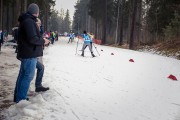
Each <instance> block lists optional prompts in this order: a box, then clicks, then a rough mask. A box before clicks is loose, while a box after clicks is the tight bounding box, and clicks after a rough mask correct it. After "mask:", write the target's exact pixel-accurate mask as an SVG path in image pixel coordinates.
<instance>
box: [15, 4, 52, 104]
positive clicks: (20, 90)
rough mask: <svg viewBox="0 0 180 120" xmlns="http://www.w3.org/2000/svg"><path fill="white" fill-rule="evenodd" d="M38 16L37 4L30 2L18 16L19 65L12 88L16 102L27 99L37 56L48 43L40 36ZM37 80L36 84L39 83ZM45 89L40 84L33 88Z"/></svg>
mask: <svg viewBox="0 0 180 120" xmlns="http://www.w3.org/2000/svg"><path fill="white" fill-rule="evenodd" d="M38 16H39V7H38V5H37V4H35V3H32V4H30V5H29V6H28V9H27V12H26V13H23V14H22V15H20V16H19V18H18V21H19V23H20V24H19V30H18V41H17V44H18V52H17V58H18V59H20V61H21V66H20V70H19V75H18V78H17V81H16V87H15V90H14V102H16V103H18V102H20V101H21V100H27V92H28V90H29V86H30V82H31V80H33V77H34V74H35V70H36V67H37V65H38V64H37V58H38V57H41V56H43V45H44V44H45V45H46V44H48V43H49V40H47V39H45V38H42V37H41V35H40V32H39V29H38V28H37V24H36V21H37V17H38ZM43 72H44V70H43ZM43 72H41V73H43ZM39 76H41V74H39ZM38 80H39V78H38ZM38 80H37V84H39V82H38ZM39 81H40V80H39ZM46 90H49V88H45V87H43V86H42V85H41V86H39V87H37V88H36V89H35V91H36V92H40V91H46Z"/></svg>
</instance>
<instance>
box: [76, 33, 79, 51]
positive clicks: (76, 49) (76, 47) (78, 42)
mask: <svg viewBox="0 0 180 120" xmlns="http://www.w3.org/2000/svg"><path fill="white" fill-rule="evenodd" d="M78 44H79V36H78V41H77V45H76V54H77V49H78Z"/></svg>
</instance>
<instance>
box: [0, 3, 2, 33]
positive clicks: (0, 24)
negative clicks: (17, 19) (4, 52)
mask: <svg viewBox="0 0 180 120" xmlns="http://www.w3.org/2000/svg"><path fill="white" fill-rule="evenodd" d="M2 16H3V0H1V16H0V29H1V30H2V29H3V17H2Z"/></svg>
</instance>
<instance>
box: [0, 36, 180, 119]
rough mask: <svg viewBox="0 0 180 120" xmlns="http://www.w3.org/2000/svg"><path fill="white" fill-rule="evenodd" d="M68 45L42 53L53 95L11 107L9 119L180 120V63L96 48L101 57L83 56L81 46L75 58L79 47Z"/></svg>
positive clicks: (34, 97) (62, 43) (64, 41)
mask: <svg viewBox="0 0 180 120" xmlns="http://www.w3.org/2000/svg"><path fill="white" fill-rule="evenodd" d="M76 41H77V39H76ZM67 42H68V38H66V37H60V38H59V41H58V42H55V45H50V46H49V47H48V48H46V49H45V51H44V57H43V62H44V65H45V74H44V78H43V85H44V86H49V87H50V90H49V91H46V92H44V93H34V94H33V95H32V96H29V98H30V99H29V101H26V100H23V101H21V102H19V103H18V104H13V105H11V106H10V107H9V108H8V109H7V110H5V111H3V114H4V115H5V116H6V119H7V120H180V93H179V92H180V61H179V60H176V59H173V58H168V57H163V56H159V55H155V54H149V53H143V52H137V51H131V50H125V49H120V48H114V47H108V46H100V45H96V44H95V46H96V48H97V50H98V52H99V53H100V56H99V55H98V53H97V51H96V49H95V47H93V51H94V53H95V55H96V57H95V58H92V57H91V54H90V52H89V49H88V48H86V51H85V57H82V56H80V54H81V51H80V50H81V48H82V42H81V41H79V43H78V49H77V54H76V47H77V42H73V43H69V44H68V43H67ZM112 53H113V54H112ZM130 59H132V60H134V62H130V61H129V60H130ZM19 64H20V62H18V65H19ZM17 73H18V71H17ZM170 74H173V75H174V76H176V78H177V81H174V80H171V79H169V78H168V76H169V75H170ZM16 78H17V74H16V75H14V79H13V81H14V82H15V81H16ZM14 84H15V83H14ZM13 87H14V86H13ZM30 89H31V92H32V91H34V80H33V81H32V84H31V88H30ZM10 99H12V100H13V95H11V97H10Z"/></svg>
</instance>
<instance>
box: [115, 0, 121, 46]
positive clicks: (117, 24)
mask: <svg viewBox="0 0 180 120" xmlns="http://www.w3.org/2000/svg"><path fill="white" fill-rule="evenodd" d="M119 9H120V0H118V13H117V20H116V37H115V44H117V43H118V30H119Z"/></svg>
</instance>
